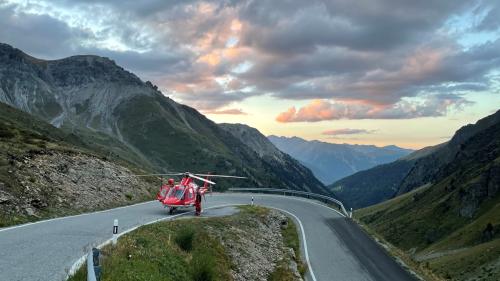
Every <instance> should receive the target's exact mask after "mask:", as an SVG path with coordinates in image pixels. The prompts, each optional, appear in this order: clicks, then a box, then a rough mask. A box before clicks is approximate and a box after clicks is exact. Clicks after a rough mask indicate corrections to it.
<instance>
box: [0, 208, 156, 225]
mask: <svg viewBox="0 0 500 281" xmlns="http://www.w3.org/2000/svg"><path fill="white" fill-rule="evenodd" d="M155 201H156V200H153V201H146V202H141V203H137V204H133V205H127V206H121V207H117V208H113V209H107V210H102V211H96V212H91V213H83V214H78V215H73V216H66V217H58V218H53V219H47V220H40V221H35V222H28V223H24V224H20V225H15V226H10V227H5V228H0V232H2V231H8V230H12V229H16V228H21V227H26V226H30V225H35V224H39V223H45V222H51V221H58V220H64V219H71V218H77V217H83V216H88V215H94V214H100V213H107V212H111V211H114V210H119V209H123V208H128V207H133V206H139V205H144V204H148V203H152V202H155Z"/></svg>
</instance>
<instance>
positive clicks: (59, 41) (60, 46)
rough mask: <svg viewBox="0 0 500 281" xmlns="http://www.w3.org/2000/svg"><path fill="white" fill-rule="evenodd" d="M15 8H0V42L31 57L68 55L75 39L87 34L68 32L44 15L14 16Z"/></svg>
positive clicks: (87, 35) (10, 6) (62, 23)
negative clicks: (19, 49)
mask: <svg viewBox="0 0 500 281" xmlns="http://www.w3.org/2000/svg"><path fill="white" fill-rule="evenodd" d="M15 8H16V5H7V6H3V7H2V6H0V26H1V28H0V41H2V42H3V43H7V44H10V45H13V46H14V47H17V48H21V49H22V50H23V51H25V52H28V53H30V54H31V55H34V56H42V57H49V58H55V57H60V56H67V55H70V54H71V53H72V52H71V49H72V48H75V47H77V45H75V44H76V43H77V42H75V41H74V39H75V38H77V37H78V38H88V37H90V34H88V33H86V32H84V31H77V30H73V29H71V28H70V27H69V26H68V25H67V24H66V23H64V22H61V21H59V20H56V19H54V18H52V17H50V16H47V15H36V14H26V13H16V12H15Z"/></svg>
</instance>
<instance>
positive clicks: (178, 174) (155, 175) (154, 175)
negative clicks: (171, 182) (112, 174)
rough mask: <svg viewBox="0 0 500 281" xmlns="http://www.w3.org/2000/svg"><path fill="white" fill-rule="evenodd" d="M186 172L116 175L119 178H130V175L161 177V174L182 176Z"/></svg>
mask: <svg viewBox="0 0 500 281" xmlns="http://www.w3.org/2000/svg"><path fill="white" fill-rule="evenodd" d="M180 175H184V173H165V174H139V175H126V176H116V177H117V178H129V177H159V176H180Z"/></svg>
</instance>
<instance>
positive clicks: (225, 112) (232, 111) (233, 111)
mask: <svg viewBox="0 0 500 281" xmlns="http://www.w3.org/2000/svg"><path fill="white" fill-rule="evenodd" d="M203 113H206V114H221V115H248V113H246V112H244V111H243V110H241V109H238V108H230V109H222V110H208V111H203Z"/></svg>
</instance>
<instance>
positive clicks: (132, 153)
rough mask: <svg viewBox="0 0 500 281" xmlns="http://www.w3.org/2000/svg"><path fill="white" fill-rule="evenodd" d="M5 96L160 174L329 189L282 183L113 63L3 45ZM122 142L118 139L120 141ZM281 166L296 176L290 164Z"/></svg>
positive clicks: (225, 136)
mask: <svg viewBox="0 0 500 281" xmlns="http://www.w3.org/2000/svg"><path fill="white" fill-rule="evenodd" d="M0 101H2V102H4V103H7V104H10V105H12V106H14V107H17V108H19V109H21V110H23V111H26V112H29V113H31V114H34V115H36V116H39V117H41V118H43V119H44V120H46V121H48V122H50V123H51V124H53V125H55V126H57V127H60V128H61V129H63V130H64V131H67V132H71V133H73V134H74V135H76V136H77V137H78V138H80V139H81V140H82V141H83V142H87V143H92V144H95V146H99V147H100V148H102V149H103V150H105V151H106V150H107V151H110V153H111V154H112V155H116V157H120V158H123V159H127V160H128V161H130V162H133V163H135V164H137V165H141V166H143V165H150V166H151V167H152V168H153V169H154V170H156V171H196V172H208V171H211V172H217V173H228V174H237V175H242V176H247V177H248V178H249V180H247V181H245V182H241V181H236V180H224V181H220V182H219V183H218V184H217V185H216V188H219V189H224V188H227V187H229V186H231V185H235V184H236V185H238V186H257V187H258V186H273V187H283V188H289V187H291V186H296V187H300V189H301V190H311V191H317V192H322V191H321V190H318V189H317V188H316V187H315V186H311V185H309V181H308V179H306V178H301V177H298V178H295V180H296V181H294V182H291V181H285V182H283V181H278V180H276V179H277V178H279V177H278V175H277V174H276V172H275V171H276V170H275V169H271V168H270V166H273V165H276V163H275V164H270V163H267V162H266V161H265V160H264V159H262V158H260V157H259V155H258V154H257V153H255V152H254V151H253V150H252V149H251V148H250V147H248V146H247V145H245V144H244V143H242V142H241V141H240V140H239V139H237V138H235V137H234V136H233V135H232V134H231V133H229V132H227V131H225V130H223V129H221V128H219V126H217V124H215V123H213V122H212V121H210V120H208V119H207V118H206V117H205V116H203V115H202V114H200V113H199V112H197V111H196V110H195V109H193V108H190V107H188V106H184V105H181V104H178V103H176V102H174V101H173V100H171V99H169V98H168V97H165V96H164V95H163V94H162V93H161V92H160V91H158V90H157V88H156V86H153V85H152V84H151V83H150V82H142V81H141V80H140V79H139V78H138V77H137V76H135V75H134V74H132V73H130V72H128V71H126V70H124V69H123V68H121V67H119V66H118V65H116V64H115V63H114V62H113V61H112V60H109V59H107V58H102V57H97V56H74V57H69V58H65V59H60V60H54V61H46V60H40V59H36V58H33V57H30V56H29V55H26V54H24V53H23V52H22V51H20V50H17V49H15V48H12V47H10V46H8V45H5V44H1V45H0ZM117 143H118V144H117ZM277 170H279V171H280V173H284V174H285V175H286V176H285V177H282V178H293V175H289V174H287V172H286V168H285V167H280V168H278V169H277Z"/></svg>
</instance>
